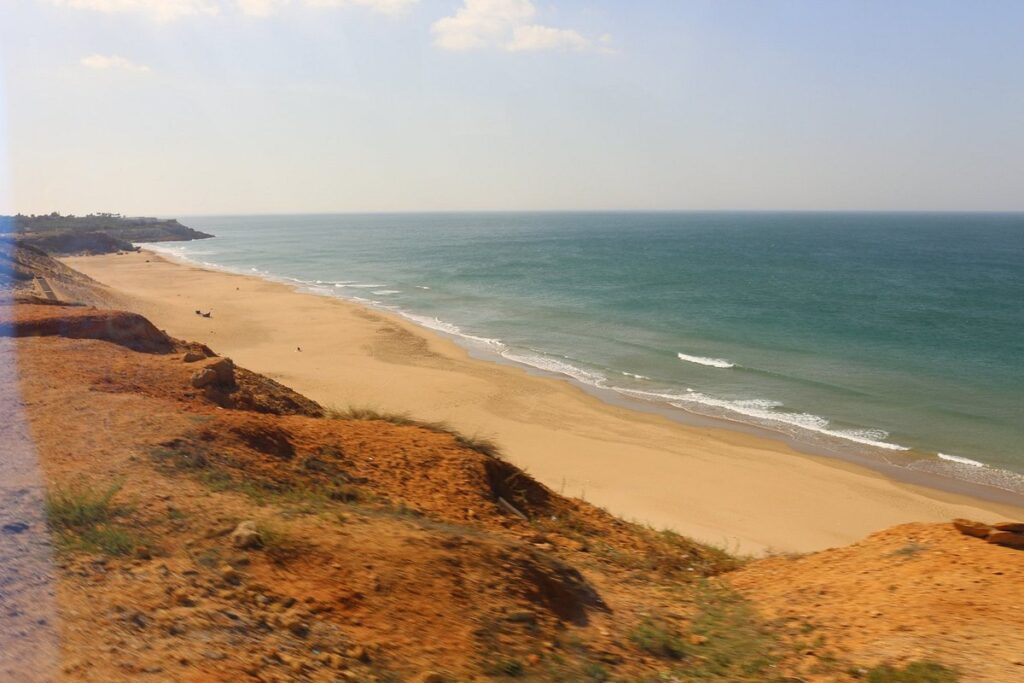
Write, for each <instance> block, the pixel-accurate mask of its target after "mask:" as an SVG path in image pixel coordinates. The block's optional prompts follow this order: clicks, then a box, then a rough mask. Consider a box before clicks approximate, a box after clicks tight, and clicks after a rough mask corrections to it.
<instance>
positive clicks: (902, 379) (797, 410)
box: [151, 212, 1024, 492]
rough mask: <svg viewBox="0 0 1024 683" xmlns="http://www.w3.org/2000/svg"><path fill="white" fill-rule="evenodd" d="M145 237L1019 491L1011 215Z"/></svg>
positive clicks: (1022, 370) (806, 216)
mask: <svg viewBox="0 0 1024 683" xmlns="http://www.w3.org/2000/svg"><path fill="white" fill-rule="evenodd" d="M182 222H183V223H185V224H186V225H188V226H190V227H193V228H196V229H199V230H204V231H206V232H210V233H213V234H214V235H216V237H215V238H213V239H209V240H203V241H197V242H187V243H180V244H177V243H176V244H162V245H151V246H156V247H157V248H159V249H161V250H164V251H166V252H169V253H172V254H174V255H177V256H178V257H181V258H185V259H188V260H192V261H196V262H199V263H203V264H206V265H208V266H213V267H217V268H224V269H228V270H232V271H237V272H244V273H250V274H256V275H261V276H263V277H268V278H272V279H277V280H283V281H286V282H290V283H292V284H294V285H295V286H297V287H299V288H301V289H304V290H308V291H312V292H315V293H318V294H322V295H326V296H338V297H343V298H347V299H353V300H356V301H360V302H364V303H366V304H368V305H371V306H375V307H379V308H383V309H388V310H391V311H394V312H397V313H400V314H401V315H403V316H405V317H407V318H409V319H410V320H413V321H415V322H417V323H419V324H421V325H424V326H426V327H429V328H433V329H435V330H439V331H442V332H445V333H448V334H451V335H453V336H455V337H456V338H457V339H459V340H460V341H461V343H463V344H464V345H466V346H468V347H469V348H470V349H471V350H473V351H474V352H475V353H477V355H482V356H484V357H488V356H490V357H493V358H496V359H497V358H499V357H500V358H503V359H505V360H507V361H512V362H516V363H521V364H523V365H526V366H529V367H531V368H534V369H535V370H538V371H543V372H547V373H554V374H557V375H560V376H564V377H567V378H571V379H572V380H574V381H577V382H581V383H584V384H587V385H590V386H593V387H599V388H601V389H602V390H603V391H604V392H613V394H614V395H616V396H622V397H623V398H625V399H633V400H637V401H642V402H648V403H651V404H653V405H657V406H660V407H661V408H663V409H668V410H672V411H676V410H678V411H684V412H685V413H686V414H697V415H702V416H705V417H711V418H719V419H726V420H731V421H734V422H739V423H746V424H749V425H754V426H756V427H758V428H763V429H768V430H772V431H774V432H778V433H781V434H784V435H785V436H786V437H787V438H790V439H794V440H797V441H799V442H806V443H807V444H808V445H811V446H813V447H816V448H819V449H825V450H826V451H828V452H843V453H849V454H856V455H857V456H858V457H863V458H876V459H879V460H880V461H885V462H887V463H890V464H893V465H896V466H899V467H905V468H908V469H911V470H920V471H926V472H932V473H937V474H941V475H948V476H950V477H954V478H958V479H963V480H969V481H973V482H977V483H982V484H985V485H989V486H994V487H997V488H1000V489H1005V490H1009V491H1016V492H1024V214H937V213H898V214H897V213H890V214H883V213H720V212H709V213H631V212H622V213H450V214H449V213H427V214H339V215H291V216H288V215H274V216H189V217H184V218H182Z"/></svg>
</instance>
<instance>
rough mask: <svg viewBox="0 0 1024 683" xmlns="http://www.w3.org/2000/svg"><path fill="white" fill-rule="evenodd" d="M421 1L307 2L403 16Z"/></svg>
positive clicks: (350, 0) (316, 0) (311, 0)
mask: <svg viewBox="0 0 1024 683" xmlns="http://www.w3.org/2000/svg"><path fill="white" fill-rule="evenodd" d="M419 1H420V0H305V3H306V4H307V5H309V6H310V7H342V6H345V5H355V6H358V7H365V8H367V9H370V10H373V11H374V12H380V13H382V14H401V13H402V12H404V11H406V10H407V9H409V8H411V7H412V6H413V5H415V4H416V3H417V2H419Z"/></svg>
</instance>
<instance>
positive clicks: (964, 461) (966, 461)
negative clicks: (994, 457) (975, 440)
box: [936, 453, 988, 467]
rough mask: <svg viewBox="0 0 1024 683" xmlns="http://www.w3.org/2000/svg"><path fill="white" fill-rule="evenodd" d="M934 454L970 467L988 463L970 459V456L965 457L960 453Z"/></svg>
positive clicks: (984, 465)
mask: <svg viewBox="0 0 1024 683" xmlns="http://www.w3.org/2000/svg"><path fill="white" fill-rule="evenodd" d="M936 455H938V456H939V458H940V459H941V460H947V461H949V462H955V463H959V464H961V465H969V466H970V467H988V465H986V464H985V463H983V462H978V461H977V460H971V459H970V458H965V457H964V456H962V455H949V454H948V453H936Z"/></svg>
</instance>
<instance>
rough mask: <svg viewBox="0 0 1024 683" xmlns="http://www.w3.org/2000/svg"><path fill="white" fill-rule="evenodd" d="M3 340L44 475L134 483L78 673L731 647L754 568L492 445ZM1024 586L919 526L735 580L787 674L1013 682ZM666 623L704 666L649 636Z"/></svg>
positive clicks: (1021, 639)
mask: <svg viewBox="0 0 1024 683" xmlns="http://www.w3.org/2000/svg"><path fill="white" fill-rule="evenodd" d="M0 330H5V331H6V332H5V334H8V335H10V334H14V335H16V336H19V337H21V338H19V339H17V340H16V341H15V342H14V344H16V351H17V366H18V372H19V375H20V379H19V381H18V388H19V391H20V393H21V401H20V407H19V406H18V405H15V404H12V403H10V402H4V403H3V404H2V406H3V407H4V409H5V410H7V411H8V412H9V413H11V412H12V411H13V412H14V413H16V414H15V415H14V416H15V417H19V418H24V419H25V420H26V422H27V424H28V428H29V432H30V434H31V437H32V440H33V443H34V446H35V449H36V452H37V454H38V458H39V462H40V465H41V469H42V477H43V478H44V479H45V481H46V482H47V483H48V484H49V485H50V487H51V490H55V489H56V488H59V487H63V488H65V489H66V488H67V487H75V486H79V487H81V486H84V485H89V486H92V487H94V488H96V489H102V488H104V487H105V486H108V485H109V484H110V483H112V482H118V483H120V485H121V487H122V488H121V491H120V492H119V493H118V496H117V500H118V501H121V502H122V503H124V504H125V508H124V510H123V511H122V512H121V515H120V516H119V517H118V518H117V519H118V521H117V523H118V524H120V525H122V526H124V528H126V529H128V530H129V531H130V532H131V533H134V534H136V535H137V537H138V541H137V542H136V545H135V550H134V551H133V553H131V554H129V555H125V556H113V557H110V556H103V555H100V554H97V553H95V552H83V551H82V550H81V549H76V548H75V547H66V548H64V549H61V550H60V551H59V552H58V554H57V560H56V562H57V564H56V568H55V574H56V578H55V579H54V583H55V591H56V602H57V609H58V613H57V618H56V619H55V622H56V629H57V633H58V635H59V637H60V647H61V654H60V660H59V664H60V672H59V675H58V678H61V679H63V680H74V681H103V682H106V681H122V680H131V681H135V680H143V681H145V680H154V681H155V680H168V681H228V680H232V681H234V680H260V681H285V680H302V681H305V680H310V681H336V680H340V681H345V680H356V681H385V680H421V681H426V680H440V681H444V680H448V681H456V680H490V679H494V678H498V679H502V677H503V676H505V674H508V673H513V672H517V676H518V677H519V678H521V679H524V680H537V681H548V680H565V681H578V680H644V679H648V677H656V676H659V675H668V674H667V672H670V671H671V672H675V673H673V674H671V675H675V676H680V677H685V676H686V672H687V671H693V670H695V669H694V667H700V666H702V665H703V663H702V660H703V659H705V658H704V657H703V655H702V652H703V650H702V648H707V649H710V648H711V647H713V645H714V643H706V639H705V640H702V639H701V637H698V636H696V635H695V634H694V632H693V631H692V627H693V619H694V616H695V614H696V611H697V609H698V603H699V599H698V595H697V594H698V592H699V591H696V590H695V586H696V585H697V584H698V582H699V581H700V580H701V579H702V578H703V577H711V576H715V575H717V574H721V573H722V572H723V571H727V570H729V569H731V568H732V567H733V566H734V564H735V563H734V561H733V560H731V559H729V558H727V557H725V556H724V555H723V554H722V553H720V552H717V551H714V550H712V549H708V548H706V547H704V546H700V545H698V544H695V543H692V542H689V541H687V540H685V539H682V538H679V537H676V536H673V535H667V534H659V533H656V532H653V531H651V530H649V529H646V528H644V527H639V526H636V525H633V524H629V523H626V522H623V521H621V520H619V519H616V518H614V517H612V516H611V515H609V514H607V513H606V512H604V511H602V510H600V509H598V508H595V507H593V506H591V505H589V504H587V503H585V502H582V501H580V500H575V499H567V498H564V497H562V496H560V495H558V494H556V493H554V492H553V491H551V490H549V489H547V488H545V487H544V486H542V485H540V484H539V483H537V482H535V481H534V480H532V479H531V478H530V477H529V476H527V475H525V474H524V473H522V472H521V471H519V470H518V469H516V468H515V467H513V466H512V465H510V464H508V463H505V462H503V461H502V460H500V459H498V458H495V457H493V456H492V455H490V454H488V452H487V448H486V447H483V446H479V445H474V444H473V443H472V442H467V441H465V440H462V439H460V438H458V437H457V436H456V435H453V434H452V433H449V432H447V431H445V430H443V429H439V428H437V427H432V426H429V425H428V426H423V425H416V424H392V423H390V422H387V421H382V420H355V419H333V418H329V417H325V416H324V415H323V414H324V411H323V409H322V408H321V407H320V406H318V405H316V404H315V403H313V402H312V401H309V400H308V399H305V398H303V397H301V396H299V395H297V394H295V393H294V392H292V391H291V390H289V389H287V388H286V387H283V386H281V385H280V384H277V383H275V382H272V381H270V380H268V379H266V378H264V377H261V376H259V375H256V374H254V373H248V372H246V371H244V370H242V369H236V370H235V373H234V378H235V379H234V381H233V382H227V383H224V382H222V383H221V385H219V386H217V387H212V388H204V389H197V388H194V387H193V386H192V381H191V379H192V377H193V374H194V373H195V371H196V370H197V369H198V368H201V367H207V366H210V365H213V364H216V363H218V362H219V359H217V358H216V357H214V356H213V354H212V352H211V351H209V349H205V347H201V346H199V345H194V344H193V345H189V344H185V343H182V342H178V341H176V340H173V339H170V338H167V337H165V336H164V335H163V334H162V333H160V332H158V331H156V330H155V329H153V328H152V326H151V325H149V324H148V322H146V321H145V320H144V319H142V318H139V317H138V316H133V315H132V314H125V313H119V312H109V311H97V310H95V309H86V308H81V307H67V306H56V305H40V304H34V303H23V304H19V305H16V306H2V305H0ZM186 351H192V352H194V353H197V354H198V355H199V356H200V357H201V359H200V360H197V361H196V362H191V363H189V362H183V354H184V353H185V352H186ZM8 417H11V416H10V415H8ZM502 501H505V502H506V503H507V504H505V503H503V502H502ZM0 512H3V510H0ZM242 520H254V521H257V522H259V523H261V524H263V525H264V528H263V533H264V536H265V538H266V539H267V543H266V544H265V547H264V548H263V549H262V550H240V549H237V548H235V547H234V546H233V545H232V543H231V541H230V538H229V535H230V533H231V531H232V530H233V529H234V528H235V526H236V525H237V524H238V522H240V521H242ZM43 561H45V558H43ZM1022 578H1024V553H1021V552H1019V551H1014V550H1011V549H1007V548H1001V547H998V546H993V545H989V544H986V543H984V542H983V541H980V540H978V539H973V538H967V537H963V536H960V535H959V534H957V533H956V532H955V531H953V530H952V527H951V526H949V525H923V524H911V525H905V526H901V527H896V528H894V529H890V530H888V531H885V532H881V533H879V534H875V535H873V536H871V537H869V538H868V539H866V540H864V541H862V542H861V543H858V544H854V545H852V546H849V547H846V548H840V549H833V550H826V551H823V552H820V553H815V554H813V555H808V556H805V557H801V558H796V559H786V558H774V559H767V560H759V561H756V562H753V563H750V564H748V565H747V566H746V567H744V568H742V569H740V570H738V571H734V572H731V573H727V574H723V575H722V576H721V577H720V578H716V579H712V581H713V582H718V583H720V584H721V585H727V586H733V587H735V589H737V590H739V591H740V592H741V593H742V594H744V595H746V596H748V597H749V599H750V600H751V601H752V604H753V607H754V608H755V611H756V612H759V613H760V615H761V617H763V618H764V619H765V620H766V623H767V625H768V627H769V628H770V629H771V630H772V631H773V633H775V634H776V636H777V637H778V639H779V643H778V644H777V645H774V646H772V647H773V653H772V654H773V656H774V657H775V659H776V664H775V665H774V666H773V668H772V669H771V671H772V675H775V674H776V673H777V674H779V675H783V674H786V675H794V676H799V677H800V680H821V681H832V680H853V679H855V678H856V675H857V671H858V670H859V669H860V668H861V667H865V666H872V665H874V664H876V663H879V662H897V663H898V662H904V661H909V660H912V659H932V660H936V661H939V662H942V663H945V664H948V665H950V666H954V667H956V668H958V669H959V670H961V671H962V672H964V674H965V675H967V676H969V677H968V678H966V679H965V680H971V681H974V680H978V681H1012V680H1020V678H1021V675H1024V668H1021V666H1020V664H1019V661H1020V658H1021V655H1020V654H1019V653H1020V652H1022V651H1024V649H1022V648H1024V611H1021V610H1018V609H1017V608H1016V606H1015V601H1014V596H1015V588H1016V587H1017V586H1019V585H1020V583H1021V579H1022ZM752 614H754V612H752ZM652 615H653V616H654V617H657V619H658V620H659V623H660V624H661V625H662V626H663V627H664V628H665V629H667V632H668V633H669V636H670V637H672V638H676V639H680V640H681V641H682V642H684V643H686V644H687V648H688V654H687V655H686V657H685V658H684V659H683V660H681V661H676V660H674V659H672V658H666V657H665V656H663V655H659V654H657V653H655V652H652V651H651V650H650V649H649V648H646V649H645V648H643V647H640V646H639V645H638V643H637V642H635V639H634V638H633V637H632V636H633V635H634V634H635V630H636V628H637V625H638V624H640V623H641V622H643V621H644V620H645V619H647V618H649V617H651V616H652ZM3 629H4V627H3V626H0V632H2V631H3ZM0 635H2V633H0ZM712 638H714V636H712ZM4 663H5V664H8V663H7V662H4ZM26 666H27V665H26ZM12 671H13V672H14V673H11V672H12ZM502 672H504V673H502ZM17 673H18V671H17V668H15V669H9V670H8V675H9V677H10V679H11V680H18V676H17ZM21 673H23V674H24V671H22V672H21ZM435 673H436V674H437V677H436V678H430V677H429V675H430V674H435ZM604 676H608V677H612V678H610V679H608V678H603V677H604ZM651 680H653V679H651ZM679 680H686V679H685V678H680V679H679ZM732 680H739V679H732ZM744 680H764V679H763V678H756V677H755V678H747V679H744ZM791 680H792V679H791Z"/></svg>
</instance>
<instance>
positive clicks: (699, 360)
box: [676, 353, 736, 368]
mask: <svg viewBox="0 0 1024 683" xmlns="http://www.w3.org/2000/svg"><path fill="white" fill-rule="evenodd" d="M676 357H678V358H679V360H682V361H686V362H687V363H696V364H697V365H707V366H708V367H712V368H733V367H736V364H735V363H731V362H729V361H727V360H725V359H724V358H706V357H704V356H690V355H688V354H685V353H677V354H676Z"/></svg>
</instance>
